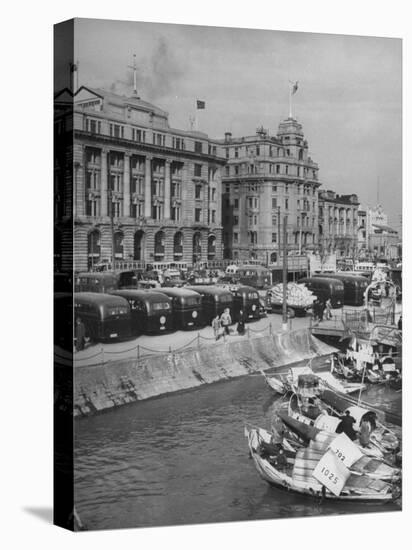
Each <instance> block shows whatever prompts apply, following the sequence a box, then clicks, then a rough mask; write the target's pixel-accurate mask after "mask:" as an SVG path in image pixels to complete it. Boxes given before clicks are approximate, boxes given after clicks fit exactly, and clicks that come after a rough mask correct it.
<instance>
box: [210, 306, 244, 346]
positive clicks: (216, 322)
mask: <svg viewBox="0 0 412 550" xmlns="http://www.w3.org/2000/svg"><path fill="white" fill-rule="evenodd" d="M231 324H232V316H231V315H230V309H229V308H228V307H227V308H226V309H225V310H224V311H223V313H222V315H220V316H219V315H216V317H214V318H213V320H212V329H213V333H214V335H215V339H216V341H217V340H219V338H220V337H221V336H223V337H224V338H226V336H229V335H230V325H231ZM237 333H238V334H240V335H243V334H245V315H244V313H243V310H240V311H239V318H238V323H237Z"/></svg>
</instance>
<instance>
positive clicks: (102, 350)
mask: <svg viewBox="0 0 412 550" xmlns="http://www.w3.org/2000/svg"><path fill="white" fill-rule="evenodd" d="M101 352H102V367H103V366H104V349H103V346H102V347H101Z"/></svg>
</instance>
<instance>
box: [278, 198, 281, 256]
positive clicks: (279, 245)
mask: <svg viewBox="0 0 412 550" xmlns="http://www.w3.org/2000/svg"><path fill="white" fill-rule="evenodd" d="M281 251H282V250H281V244H280V206H278V258H279V261H280V255H281Z"/></svg>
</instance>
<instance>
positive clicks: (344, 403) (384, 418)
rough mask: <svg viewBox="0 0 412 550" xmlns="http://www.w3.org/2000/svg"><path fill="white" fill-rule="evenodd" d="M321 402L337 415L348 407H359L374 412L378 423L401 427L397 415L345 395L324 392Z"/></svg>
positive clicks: (400, 419) (400, 418)
mask: <svg viewBox="0 0 412 550" xmlns="http://www.w3.org/2000/svg"><path fill="white" fill-rule="evenodd" d="M322 401H324V402H325V403H326V404H327V405H329V406H330V407H332V408H333V409H334V410H336V411H337V412H338V413H343V412H344V411H345V410H346V409H347V408H348V407H351V406H352V405H356V406H361V407H364V408H365V409H368V410H371V411H373V412H375V413H376V416H377V418H378V420H379V421H380V422H389V423H390V424H394V425H395V426H402V417H401V416H400V415H399V414H397V413H394V412H391V411H388V410H385V409H383V408H382V407H381V408H378V407H375V406H374V405H372V404H371V403H368V402H367V401H363V400H361V401H358V399H356V398H354V397H352V396H350V395H347V394H343V393H340V392H334V391H331V390H325V391H324V392H323V393H322Z"/></svg>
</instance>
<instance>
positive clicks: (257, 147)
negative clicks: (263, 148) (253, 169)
mask: <svg viewBox="0 0 412 550" xmlns="http://www.w3.org/2000/svg"><path fill="white" fill-rule="evenodd" d="M259 155H260V147H259V145H256V156H257V157H258V156H259Z"/></svg>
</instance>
